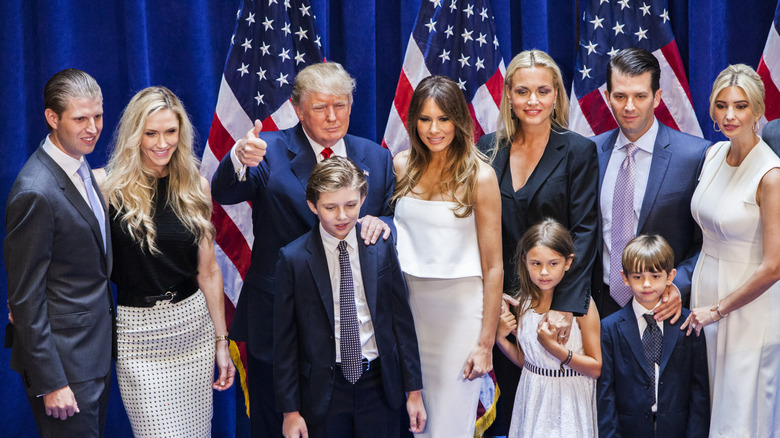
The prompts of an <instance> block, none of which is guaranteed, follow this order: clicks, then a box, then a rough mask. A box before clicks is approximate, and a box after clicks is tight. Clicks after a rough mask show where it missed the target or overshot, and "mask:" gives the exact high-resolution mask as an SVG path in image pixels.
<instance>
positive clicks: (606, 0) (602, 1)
mask: <svg viewBox="0 0 780 438" xmlns="http://www.w3.org/2000/svg"><path fill="white" fill-rule="evenodd" d="M602 3H606V4H609V0H599V5H601V4H602Z"/></svg>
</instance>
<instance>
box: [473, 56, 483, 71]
mask: <svg viewBox="0 0 780 438" xmlns="http://www.w3.org/2000/svg"><path fill="white" fill-rule="evenodd" d="M474 67H476V68H477V71H479V69H484V68H485V60H484V59H479V57H477V62H476V63H474Z"/></svg>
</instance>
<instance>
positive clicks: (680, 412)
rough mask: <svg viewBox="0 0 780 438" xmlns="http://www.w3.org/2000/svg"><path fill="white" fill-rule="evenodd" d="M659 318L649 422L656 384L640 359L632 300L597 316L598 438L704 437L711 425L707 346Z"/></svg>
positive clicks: (642, 355) (702, 340) (640, 346)
mask: <svg viewBox="0 0 780 438" xmlns="http://www.w3.org/2000/svg"><path fill="white" fill-rule="evenodd" d="M689 313H690V311H688V310H687V309H683V314H682V317H681V318H680V319H679V320H677V322H676V323H675V324H670V323H669V320H668V319H667V320H666V321H664V341H663V350H662V352H661V363H660V372H659V376H660V378H659V380H658V411H657V419H656V423H655V428H654V425H653V414H652V410H651V408H652V403H653V401H652V397H653V391H654V390H655V385H654V384H653V381H652V380H651V377H650V373H651V372H652V369H651V368H650V365H649V364H648V363H647V359H645V353H644V349H643V347H642V338H641V337H640V334H639V326H638V324H637V319H636V314H635V313H634V308H633V306H632V305H631V303H629V304H627V305H626V306H624V307H623V308H622V309H621V310H619V311H618V312H616V313H613V314H612V315H610V316H608V317H607V318H605V319H604V320H603V321H601V361H602V362H601V377H599V381H598V416H599V436H600V437H620V436H623V437H631V438H642V437H655V436H658V437H664V438H667V437H669V438H674V437H680V438H685V437H687V438H695V437H706V436H707V435H708V433H709V427H710V387H709V376H708V369H707V347H706V343H705V340H704V332H702V334H701V336H696V335H695V334H692V335H691V336H686V335H685V332H684V331H682V330H680V325H682V321H685V318H687V317H688V314H689Z"/></svg>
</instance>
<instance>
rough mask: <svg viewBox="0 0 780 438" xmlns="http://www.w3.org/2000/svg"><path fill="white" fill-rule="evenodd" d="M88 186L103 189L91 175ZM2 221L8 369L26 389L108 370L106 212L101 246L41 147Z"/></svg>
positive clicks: (88, 212)
mask: <svg viewBox="0 0 780 438" xmlns="http://www.w3.org/2000/svg"><path fill="white" fill-rule="evenodd" d="M90 173H91V171H90ZM92 187H93V189H94V190H95V191H96V193H100V188H99V187H98V186H97V184H96V183H95V178H94V177H93V178H92ZM98 198H99V199H100V201H101V207H102V209H103V212H104V213H105V211H106V207H105V204H104V203H103V198H102V196H99V197H98ZM5 220H6V222H5V223H6V230H7V234H6V237H5V241H4V249H5V267H6V270H7V272H8V304H9V306H10V308H11V311H12V312H13V316H14V326H13V342H12V343H13V350H12V351H11V367H12V368H13V369H14V370H16V371H18V372H19V374H21V376H22V381H23V382H24V386H25V389H26V391H27V394H28V395H29V396H31V397H37V396H39V395H41V394H46V393H50V392H52V391H55V390H57V389H60V388H62V387H64V386H65V385H68V384H70V383H77V382H85V381H88V380H93V379H97V378H102V377H105V376H107V375H109V374H110V373H111V356H112V350H113V346H114V343H113V339H114V337H113V334H114V333H115V330H114V304H113V298H112V296H111V284H110V282H109V279H110V277H111V266H112V262H113V261H112V250H111V229H110V226H109V221H108V216H106V221H105V234H106V242H105V248H106V250H105V251H104V249H103V236H102V233H101V232H100V225H99V224H98V221H97V219H96V218H95V215H94V213H93V212H92V209H91V208H90V206H89V204H88V203H87V201H86V200H85V199H84V197H83V196H81V194H80V193H79V191H78V189H77V188H76V186H75V185H74V184H73V182H72V181H71V179H70V177H69V176H68V175H66V174H65V172H64V171H63V170H62V168H61V167H60V166H59V165H58V164H57V163H56V162H55V161H54V160H53V159H52V158H51V157H50V156H49V154H47V153H46V152H45V151H44V150H43V147H39V148H38V149H37V150H36V151H35V153H33V155H32V156H31V157H30V158H29V160H27V163H26V164H25V165H24V167H22V170H21V171H20V172H19V176H18V177H17V178H16V181H15V182H14V185H13V187H12V188H11V193H10V194H9V195H8V204H7V205H6V210H5ZM82 409H83V408H82ZM95 415H97V414H96V413H95Z"/></svg>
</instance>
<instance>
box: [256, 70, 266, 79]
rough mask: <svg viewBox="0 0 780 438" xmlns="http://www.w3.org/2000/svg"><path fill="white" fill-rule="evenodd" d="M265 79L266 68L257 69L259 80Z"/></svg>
mask: <svg viewBox="0 0 780 438" xmlns="http://www.w3.org/2000/svg"><path fill="white" fill-rule="evenodd" d="M263 79H265V70H263V69H262V68H261V69H260V70H258V71H257V80H258V81H262V80H263Z"/></svg>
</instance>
